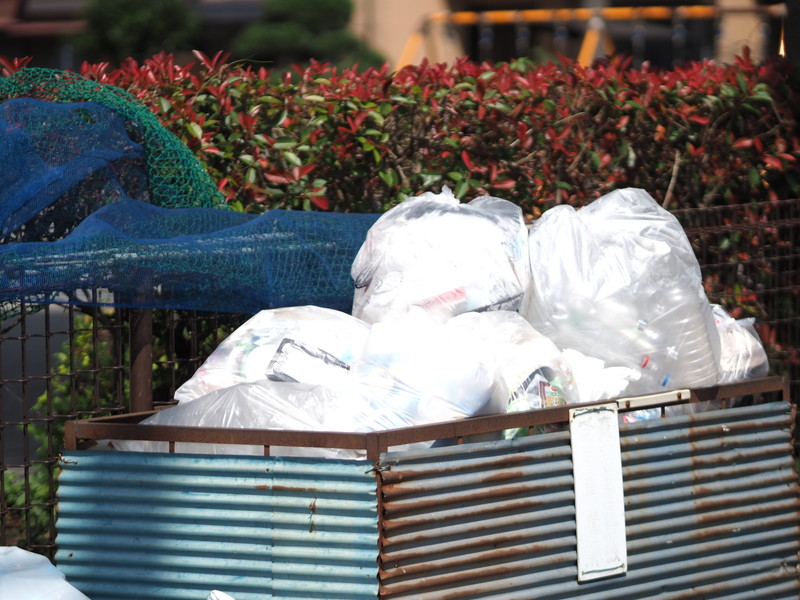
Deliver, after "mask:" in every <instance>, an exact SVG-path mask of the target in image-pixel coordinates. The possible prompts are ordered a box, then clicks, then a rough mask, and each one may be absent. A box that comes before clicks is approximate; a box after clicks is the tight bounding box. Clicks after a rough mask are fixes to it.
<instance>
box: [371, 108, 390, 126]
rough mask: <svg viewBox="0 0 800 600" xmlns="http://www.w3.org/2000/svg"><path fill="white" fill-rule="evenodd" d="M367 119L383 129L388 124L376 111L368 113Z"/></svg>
mask: <svg viewBox="0 0 800 600" xmlns="http://www.w3.org/2000/svg"><path fill="white" fill-rule="evenodd" d="M367 117H369V118H370V119H372V120H373V121H375V124H376V125H378V126H379V127H383V124H384V123H385V122H386V119H384V118H383V115H382V114H381V113H379V112H378V111H376V110H373V111H371V112H369V113H367Z"/></svg>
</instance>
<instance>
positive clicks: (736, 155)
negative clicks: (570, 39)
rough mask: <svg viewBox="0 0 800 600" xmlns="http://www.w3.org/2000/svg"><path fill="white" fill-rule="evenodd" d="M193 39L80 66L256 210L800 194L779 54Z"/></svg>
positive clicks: (794, 98) (729, 200)
mask: <svg viewBox="0 0 800 600" xmlns="http://www.w3.org/2000/svg"><path fill="white" fill-rule="evenodd" d="M194 54H195V56H196V59H197V60H196V61H194V62H192V63H190V64H183V65H180V64H178V63H177V62H176V61H175V58H174V57H173V56H172V55H170V54H158V55H156V56H153V57H152V58H150V59H148V60H145V61H144V62H142V63H141V64H139V63H137V62H136V61H134V60H132V59H129V60H127V61H125V62H124V63H123V64H122V65H121V66H120V67H119V68H111V66H110V65H109V64H107V63H98V64H86V63H84V64H83V65H82V66H81V68H80V72H81V73H82V74H83V75H84V76H85V77H88V78H90V79H93V80H97V81H102V82H106V83H111V84H113V85H116V86H119V87H121V88H123V89H125V90H127V91H129V92H131V93H133V94H134V95H135V96H137V97H138V98H140V99H141V100H142V101H143V102H145V103H146V104H147V105H148V106H149V107H150V109H151V110H152V111H153V112H154V113H155V114H156V115H157V116H158V117H159V119H160V120H161V121H162V122H163V123H164V124H165V125H166V126H167V127H169V128H170V129H171V130H172V131H173V132H174V133H175V134H176V135H177V136H178V137H180V138H181V139H182V140H183V141H184V142H185V143H186V144H187V145H188V146H189V147H190V148H191V149H192V150H193V151H194V152H195V153H196V155H197V156H198V157H199V158H200V160H201V161H202V162H203V163H204V164H205V166H206V167H207V169H208V170H209V171H210V172H211V174H212V176H213V177H214V178H215V180H216V181H217V182H218V183H219V187H220V189H221V190H222V192H223V193H224V195H225V197H226V198H227V199H228V201H229V203H230V204H231V206H233V207H235V208H238V209H241V210H248V211H263V210H266V209H269V208H277V207H281V208H302V209H319V210H334V211H358V212H374V211H383V210H385V209H387V208H388V207H390V206H391V205H393V204H395V203H397V202H399V201H401V200H402V199H404V198H405V197H408V196H411V195H416V194H418V193H420V192H422V191H427V190H437V189H439V188H440V187H441V186H442V185H448V186H450V187H451V189H453V190H454V191H455V193H456V195H457V196H458V197H460V198H463V199H470V198H472V197H474V196H478V195H482V194H492V195H496V196H500V197H504V198H507V199H509V200H512V201H513V202H515V203H517V204H519V205H520V206H521V207H522V208H523V210H524V211H525V213H526V214H527V215H529V216H531V217H536V216H538V215H539V214H540V213H541V211H542V210H544V209H546V208H547V207H548V206H551V205H553V204H558V203H570V204H573V205H581V204H585V203H586V202H588V201H590V200H591V199H593V198H596V197H599V196H600V195H602V194H604V193H607V192H608V191H610V190H612V189H614V188H619V187H628V186H633V187H640V188H644V189H646V190H647V191H648V192H649V193H650V194H651V195H652V196H653V197H654V198H656V199H657V200H658V201H659V202H661V203H662V204H663V205H664V206H666V207H668V208H689V207H703V206H712V205H720V204H737V203H747V202H762V201H764V202H767V201H774V200H776V199H779V198H790V197H798V196H800V177H798V175H797V172H796V171H797V159H798V157H799V156H800V140H799V139H798V133H797V131H798V127H797V126H798V115H799V114H800V112H799V111H800V86H798V84H797V82H798V79H797V77H798V75H797V73H796V72H794V71H793V69H792V67H791V65H790V64H789V63H788V62H784V61H782V60H780V59H779V58H775V59H769V60H766V61H764V62H763V63H759V64H757V63H755V62H753V61H752V60H750V59H749V57H747V56H746V55H745V56H743V57H741V58H739V59H737V61H736V63H735V64H732V65H719V64H716V63H714V62H711V61H703V62H694V63H689V64H687V65H685V66H682V67H676V68H674V69H671V70H655V69H650V68H648V67H647V66H646V65H645V66H643V67H642V68H639V69H633V68H631V67H630V63H629V62H628V61H627V60H625V59H612V60H609V61H604V62H599V63H598V64H595V65H593V66H592V67H589V68H584V67H581V66H579V65H578V64H577V63H575V62H572V61H569V60H566V59H565V60H562V61H561V62H560V63H558V64H555V63H544V64H533V63H532V62H530V61H527V60H517V61H513V62H508V63H500V64H489V63H481V64H477V63H475V62H470V61H469V60H466V59H463V60H457V61H455V62H453V63H452V64H449V65H447V64H429V63H422V64H420V65H417V66H409V67H405V68H403V69H401V70H400V71H398V72H390V70H389V68H388V66H384V67H383V68H381V69H365V70H363V71H359V70H358V69H357V68H352V69H344V70H341V69H337V68H335V67H333V66H331V65H329V64H321V63H316V62H312V64H311V65H310V66H308V67H303V68H301V67H296V68H295V71H294V72H293V73H287V74H285V75H284V77H283V78H282V80H281V81H278V82H275V81H274V78H270V72H269V71H268V70H267V69H265V68H254V67H250V66H246V65H243V64H237V63H228V62H226V56H225V55H222V54H221V53H220V54H217V55H216V56H213V57H209V56H205V55H203V54H202V53H200V52H195V53H194ZM4 63H5V64H6V70H7V71H8V70H10V69H13V68H15V67H14V65H13V63H12V62H11V61H9V60H5V61H4ZM18 66H19V65H18Z"/></svg>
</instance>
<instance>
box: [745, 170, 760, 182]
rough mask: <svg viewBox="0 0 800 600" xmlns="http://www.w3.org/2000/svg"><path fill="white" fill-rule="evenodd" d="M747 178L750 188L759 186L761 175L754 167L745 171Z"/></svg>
mask: <svg viewBox="0 0 800 600" xmlns="http://www.w3.org/2000/svg"><path fill="white" fill-rule="evenodd" d="M747 178H748V180H749V181H750V187H758V186H759V184H761V174H760V173H759V172H758V169H756V168H755V167H750V168H749V169H747Z"/></svg>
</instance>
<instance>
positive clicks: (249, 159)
mask: <svg viewBox="0 0 800 600" xmlns="http://www.w3.org/2000/svg"><path fill="white" fill-rule="evenodd" d="M239 160H240V161H242V162H243V163H244V164H246V165H252V164H255V162H256V159H255V158H253V156H252V155H250V154H240V155H239Z"/></svg>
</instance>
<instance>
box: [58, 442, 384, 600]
mask: <svg viewBox="0 0 800 600" xmlns="http://www.w3.org/2000/svg"><path fill="white" fill-rule="evenodd" d="M377 539H378V529H377V497H376V480H375V476H374V473H373V466H372V463H369V462H366V461H314V460H312V459H289V458H278V457H250V456H222V455H203V456H200V455H180V454H171V455H159V454H147V453H108V452H75V453H69V454H67V455H65V456H64V459H63V469H62V474H61V478H60V481H59V515H58V536H57V540H56V542H57V545H58V552H57V554H56V561H57V564H58V566H59V568H60V569H61V570H62V572H64V574H65V575H66V576H67V579H68V580H69V581H70V582H71V583H72V584H73V585H74V586H75V587H77V588H78V589H80V590H81V591H83V592H84V593H85V594H86V595H87V596H89V597H90V598H92V600H104V599H106V598H107V599H109V600H110V599H112V598H114V599H123V598H130V599H131V600H134V599H135V600H145V599H157V598H158V599H165V598H176V599H177V598H204V597H205V596H206V595H207V594H208V593H209V592H210V591H211V590H212V589H219V590H223V591H226V592H228V593H229V594H231V595H232V596H234V597H235V598H236V599H237V600H251V599H252V600H254V599H256V598H258V599H262V598H286V599H289V598H313V597H324V598H328V599H330V600H335V599H339V598H341V599H343V600H344V599H348V600H349V599H351V598H356V599H357V598H375V596H376V594H377V589H378V583H377V571H376V569H377V567H376V561H377V554H378V541H377Z"/></svg>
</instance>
